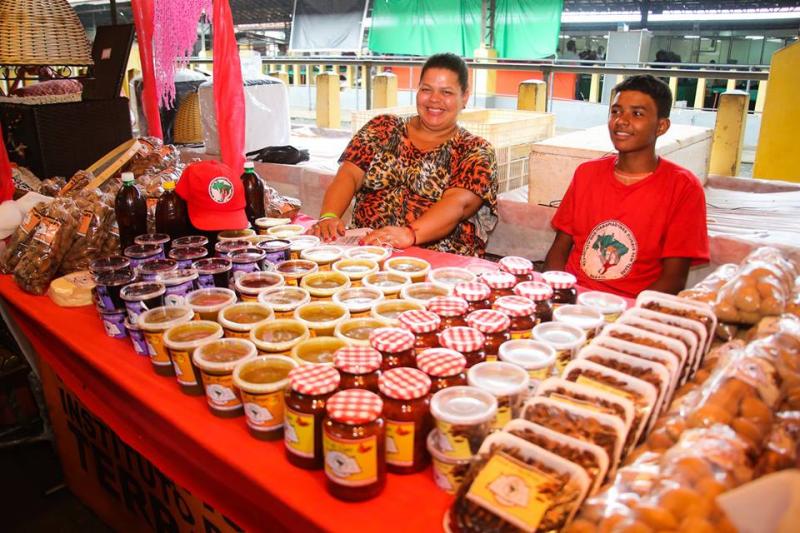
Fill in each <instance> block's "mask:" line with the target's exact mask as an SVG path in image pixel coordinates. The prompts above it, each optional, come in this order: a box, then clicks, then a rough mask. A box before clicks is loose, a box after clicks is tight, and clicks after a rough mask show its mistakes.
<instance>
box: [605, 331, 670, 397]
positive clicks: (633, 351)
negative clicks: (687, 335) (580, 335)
mask: <svg viewBox="0 0 800 533" xmlns="http://www.w3.org/2000/svg"><path fill="white" fill-rule="evenodd" d="M592 346H594V347H597V348H607V349H609V350H613V351H615V352H617V353H621V354H627V355H630V356H633V357H638V358H639V359H644V360H645V361H652V362H654V363H659V364H661V365H663V366H664V368H666V369H667V372H668V373H669V375H670V376H671V377H672V381H671V382H670V389H671V390H673V391H674V390H677V387H678V380H679V379H680V376H681V365H680V361H679V360H678V358H677V357H676V356H675V354H674V353H672V352H669V351H667V350H659V349H657V348H651V347H649V346H643V345H641V344H636V343H634V342H628V341H624V340H622V339H617V338H614V337H603V336H600V337H597V339H596V340H595V341H594V342H593V343H592Z"/></svg>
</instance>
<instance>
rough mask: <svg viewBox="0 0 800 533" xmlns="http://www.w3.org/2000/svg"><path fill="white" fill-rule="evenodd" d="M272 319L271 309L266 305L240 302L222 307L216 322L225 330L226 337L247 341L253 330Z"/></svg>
mask: <svg viewBox="0 0 800 533" xmlns="http://www.w3.org/2000/svg"><path fill="white" fill-rule="evenodd" d="M274 317H275V315H274V314H273V312H272V309H271V308H270V307H269V306H267V305H264V304H261V303H257V302H255V303H253V302H242V303H238V304H233V305H229V306H228V307H223V308H222V309H221V310H220V312H219V315H218V318H217V321H218V322H219V323H220V324H222V327H223V328H224V329H225V336H226V337H228V338H236V337H238V338H240V339H249V338H250V331H251V330H252V329H253V328H255V327H256V326H257V325H259V324H261V323H262V322H266V321H267V320H272V319H273V318H274Z"/></svg>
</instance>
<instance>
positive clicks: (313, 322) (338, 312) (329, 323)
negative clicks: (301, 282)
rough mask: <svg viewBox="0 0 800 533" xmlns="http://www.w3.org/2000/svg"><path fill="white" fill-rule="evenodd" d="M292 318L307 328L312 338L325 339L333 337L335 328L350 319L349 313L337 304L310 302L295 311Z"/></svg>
mask: <svg viewBox="0 0 800 533" xmlns="http://www.w3.org/2000/svg"><path fill="white" fill-rule="evenodd" d="M294 318H295V320H299V321H300V322H302V323H304V324H305V325H306V327H308V331H309V332H310V333H311V336H312V337H325V336H330V335H333V332H334V330H335V329H336V326H337V325H338V324H339V323H340V322H342V321H343V320H347V319H348V318H350V312H349V311H348V310H347V308H346V307H345V306H343V305H339V304H337V303H333V302H324V301H320V302H310V303H307V304H303V305H301V306H300V307H298V308H297V309H295V311H294Z"/></svg>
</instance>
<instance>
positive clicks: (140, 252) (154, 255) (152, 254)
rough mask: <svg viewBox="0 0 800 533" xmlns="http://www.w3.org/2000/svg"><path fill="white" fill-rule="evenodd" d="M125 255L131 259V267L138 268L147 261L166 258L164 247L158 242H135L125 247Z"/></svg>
mask: <svg viewBox="0 0 800 533" xmlns="http://www.w3.org/2000/svg"><path fill="white" fill-rule="evenodd" d="M125 257H127V258H128V259H130V260H131V268H132V269H133V270H138V269H139V267H140V266H141V265H142V264H143V263H144V262H146V261H152V260H153V259H164V258H165V256H164V249H163V248H161V246H160V245H158V244H133V245H131V246H128V247H127V248H125Z"/></svg>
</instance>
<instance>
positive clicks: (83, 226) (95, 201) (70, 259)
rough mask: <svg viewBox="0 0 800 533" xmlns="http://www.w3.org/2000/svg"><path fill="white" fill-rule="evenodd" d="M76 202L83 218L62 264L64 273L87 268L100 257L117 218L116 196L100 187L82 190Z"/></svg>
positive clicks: (61, 270)
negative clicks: (101, 189) (102, 190)
mask: <svg viewBox="0 0 800 533" xmlns="http://www.w3.org/2000/svg"><path fill="white" fill-rule="evenodd" d="M75 203H76V207H77V208H78V209H79V210H80V218H79V222H78V228H77V230H76V233H75V240H74V241H73V243H72V246H70V248H69V251H67V253H66V255H65V256H64V259H63V261H62V262H61V265H60V266H59V272H60V273H62V274H69V273H71V272H77V271H78V270H87V269H88V268H89V263H91V262H92V261H93V260H94V259H98V258H99V257H101V255H100V253H101V250H102V248H103V244H104V243H105V241H106V240H107V238H108V235H109V234H110V233H111V231H110V230H111V226H112V225H113V222H114V218H115V215H114V197H113V196H111V195H110V194H103V193H102V192H100V190H99V189H94V190H91V191H82V192H81V193H80V194H78V195H77V196H76V197H75Z"/></svg>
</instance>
